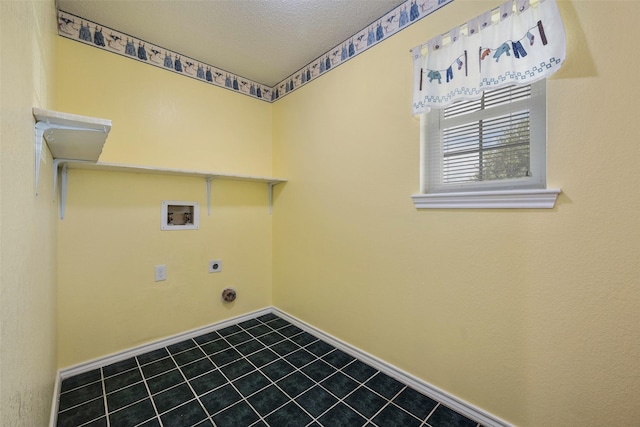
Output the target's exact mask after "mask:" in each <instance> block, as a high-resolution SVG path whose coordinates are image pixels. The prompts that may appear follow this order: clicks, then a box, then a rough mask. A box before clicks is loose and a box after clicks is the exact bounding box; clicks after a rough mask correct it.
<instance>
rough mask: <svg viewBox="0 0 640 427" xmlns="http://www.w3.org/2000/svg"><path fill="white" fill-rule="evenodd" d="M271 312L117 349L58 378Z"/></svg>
mask: <svg viewBox="0 0 640 427" xmlns="http://www.w3.org/2000/svg"><path fill="white" fill-rule="evenodd" d="M272 312H273V308H272V307H267V308H263V309H260V310H257V311H253V312H251V313H247V314H243V315H241V316H236V317H232V318H231V319H227V320H223V321H221V322H216V323H212V324H211V325H207V326H203V327H200V328H196V329H192V330H190V331H186V332H182V333H179V334H176V335H172V336H170V337H166V338H162V339H161V340H158V341H154V342H151V343H148V344H143V345H140V346H137V347H133V348H130V349H128V350H123V351H119V352H117V353H113V354H110V355H108V356H104V357H99V358H97V359H93V360H90V361H87V362H82V363H80V364H77V365H74V366H70V367H68V368H64V369H61V370H60V371H59V373H60V379H61V380H64V379H66V378H69V377H73V376H75V375H78V374H82V373H84V372H89V371H91V370H92V369H96V368H99V367H101V366H107V365H111V364H112V363H116V362H121V361H123V360H126V359H130V358H132V357H134V356H139V355H141V354H144V353H148V352H150V351H154V350H158V349H160V348H163V347H167V346H169V345H171V344H176V343H179V342H180V341H184V340H188V339H189V338H195V337H197V336H200V335H204V334H207V333H209V332H213V331H216V330H218V329H223V328H226V327H227V326H231V325H234V324H236V323H240V322H244V321H245V320H249V319H253V318H254V317H258V316H262V315H264V314H269V313H272Z"/></svg>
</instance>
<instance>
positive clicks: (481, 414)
mask: <svg viewBox="0 0 640 427" xmlns="http://www.w3.org/2000/svg"><path fill="white" fill-rule="evenodd" d="M269 313H273V314H275V315H277V316H280V317H282V318H283V319H285V320H287V321H289V322H290V323H292V324H294V325H295V326H297V327H299V328H300V329H302V330H304V331H306V332H308V333H310V334H312V335H314V336H316V337H318V338H320V339H322V340H324V341H327V342H328V343H329V344H331V345H333V346H334V347H336V348H338V349H340V350H342V351H344V352H345V353H347V354H350V355H351V356H353V357H355V358H357V359H359V360H361V361H362V362H364V363H366V364H368V365H370V366H372V367H374V368H376V369H377V370H379V371H380V372H383V373H385V374H387V375H389V376H390V377H392V378H395V379H396V380H398V381H400V382H401V383H403V384H406V385H408V386H410V387H412V388H414V389H416V390H417V391H419V392H420V393H423V394H424V395H426V396H429V397H431V398H432V399H434V400H437V401H439V402H441V403H443V404H444V405H446V406H448V407H449V408H451V409H453V410H455V411H457V412H458V413H460V414H462V415H464V416H466V417H468V418H471V419H473V420H475V421H478V422H479V423H480V424H482V425H483V426H486V427H512V425H511V424H509V423H507V422H506V421H504V420H501V419H500V418H498V417H496V416H494V415H492V414H489V413H487V412H485V411H483V410H481V409H479V408H477V407H475V406H473V405H471V404H469V403H467V402H465V401H463V400H461V399H458V398H457V397H455V396H453V395H451V394H449V393H447V392H445V391H443V390H441V389H439V388H438V387H435V386H433V385H431V384H429V383H427V382H425V381H423V380H421V379H419V378H417V377H415V376H413V375H411V374H409V373H407V372H405V371H403V370H401V369H399V368H396V367H395V366H393V365H390V364H389V363H387V362H385V361H383V360H381V359H378V358H377V357H375V356H372V355H371V354H369V353H367V352H365V351H363V350H360V349H359V348H356V347H354V346H352V345H350V344H348V343H346V342H344V341H342V340H340V339H338V338H336V337H334V336H332V335H330V334H328V333H326V332H324V331H322V330H320V329H318V328H316V327H314V326H311V325H310V324H308V323H306V322H304V321H302V320H300V319H298V318H296V317H294V316H292V315H290V314H289V313H286V312H284V311H282V310H280V309H278V308H276V307H267V308H264V309H261V310H257V311H253V312H251V313H247V314H244V315H241V316H237V317H233V318H231V319H227V320H224V321H221V322H216V323H213V324H211V325H208V326H204V327H201V328H197V329H192V330H190V331H187V332H183V333H180V334H177V335H172V336H170V337H167V338H163V339H161V340H158V341H154V342H152V343H148V344H143V345H141V346H137V347H133V348H130V349H128V350H124V351H120V352H117V353H114V354H111V355H108V356H104V357H100V358H97V359H93V360H90V361H87V362H83V363H80V364H77V365H74V366H70V367H68V368H64V369H61V370H59V371H58V375H57V378H56V383H55V387H54V388H55V390H54V393H55V394H54V396H53V402H52V405H51V422H50V427H55V424H56V419H57V415H58V401H59V396H60V389H61V384H62V380H64V379H66V378H69V377H72V376H75V375H78V374H82V373H84V372H89V371H91V370H93V369H96V368H99V367H101V366H107V365H110V364H112V363H116V362H120V361H123V360H126V359H129V358H131V357H134V356H138V355H141V354H144V353H147V352H150V351H154V350H158V349H160V348H163V347H167V346H169V345H171V344H176V343H178V342H180V341H184V340H187V339H190V338H195V337H197V336H200V335H204V334H206V333H209V332H213V331H216V330H219V329H223V328H226V327H227V326H231V325H234V324H236V323H240V322H244V321H245V320H249V319H253V318H255V317H259V316H262V315H265V314H269Z"/></svg>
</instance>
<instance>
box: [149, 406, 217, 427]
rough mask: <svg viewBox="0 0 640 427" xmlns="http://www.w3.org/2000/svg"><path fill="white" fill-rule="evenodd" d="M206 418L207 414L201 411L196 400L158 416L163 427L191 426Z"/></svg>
mask: <svg viewBox="0 0 640 427" xmlns="http://www.w3.org/2000/svg"><path fill="white" fill-rule="evenodd" d="M205 418H207V413H206V412H205V411H204V409H202V407H201V406H200V403H198V401H197V400H192V401H191V402H188V403H185V404H184V405H181V406H178V407H176V408H174V409H172V410H171V411H169V412H167V413H166V414H163V415H160V419H161V420H162V425H163V426H164V427H186V426H192V425H194V424H195V423H197V422H198V421H202V420H204V419H205Z"/></svg>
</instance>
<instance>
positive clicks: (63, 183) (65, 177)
mask: <svg viewBox="0 0 640 427" xmlns="http://www.w3.org/2000/svg"><path fill="white" fill-rule="evenodd" d="M68 163H91V164H93V163H95V162H91V161H88V160H75V159H53V200H55V199H56V190H57V189H58V176H60V219H64V213H65V207H66V204H67V185H68V182H69V171H68V166H67V164H68ZM60 165H62V170H61V169H60Z"/></svg>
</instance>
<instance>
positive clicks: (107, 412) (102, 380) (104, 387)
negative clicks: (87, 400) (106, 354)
mask: <svg viewBox="0 0 640 427" xmlns="http://www.w3.org/2000/svg"><path fill="white" fill-rule="evenodd" d="M104 378H105V376H104V370H103V368H100V385H102V397H103V398H104V416H105V418H106V419H107V427H110V426H111V421H110V420H109V406H108V405H107V389H106V386H105V384H104Z"/></svg>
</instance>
